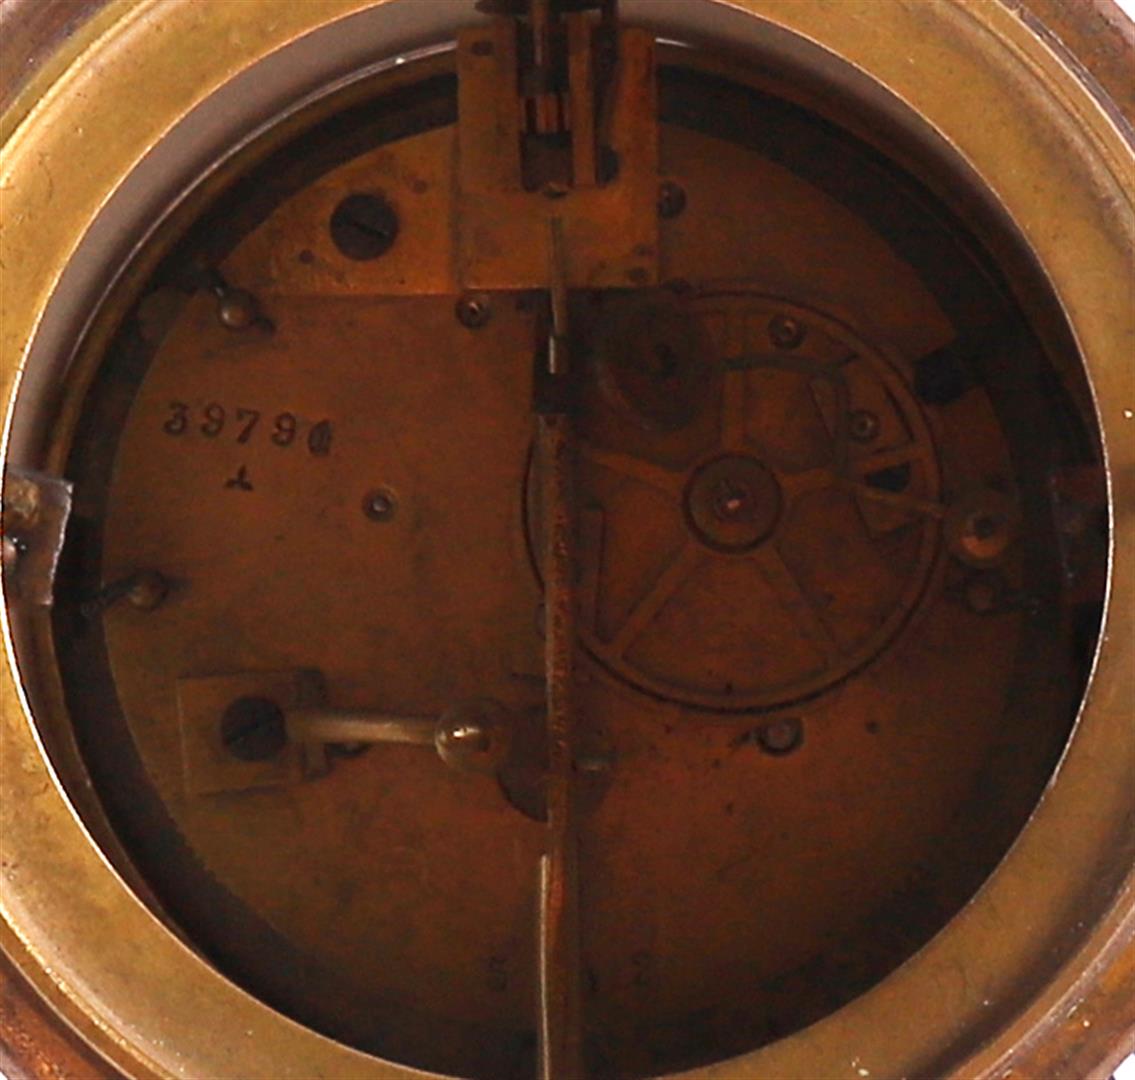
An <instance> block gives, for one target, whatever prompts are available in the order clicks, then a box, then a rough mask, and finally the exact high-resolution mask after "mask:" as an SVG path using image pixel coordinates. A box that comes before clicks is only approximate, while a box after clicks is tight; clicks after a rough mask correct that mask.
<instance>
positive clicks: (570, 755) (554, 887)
mask: <svg viewBox="0 0 1135 1080" xmlns="http://www.w3.org/2000/svg"><path fill="white" fill-rule="evenodd" d="M551 227H552V238H551V246H550V250H551V253H552V273H551V282H552V284H551V289H550V300H551V305H550V306H551V332H550V334H549V337H548V341H547V346H546V349H545V350H544V351H542V354H541V359H542V361H543V363H542V365H538V369H537V371H536V387H537V391H536V393H537V414H538V415H537V422H536V424H537V449H538V453H539V457H540V462H541V466H542V467H541V476H542V482H541V491H540V497H541V501H542V509H543V515H542V516H543V521H544V559H543V565H544V590H545V597H544V606H545V651H544V669H545V678H546V681H547V734H548V773H547V781H546V802H547V808H548V837H547V851H546V854H545V855H544V856H543V857H542V859H541V860H540V882H539V898H540V899H539V903H540V910H539V930H538V932H539V950H538V956H539V993H540V1000H539V1045H540V1076H541V1078H542V1080H576V1078H579V1077H582V1076H583V1055H582V1035H581V1028H582V1015H581V1003H580V932H579V875H578V870H579V867H578V859H579V841H578V833H577V823H576V812H575V810H576V808H575V799H574V790H573V783H572V774H573V771H574V758H575V755H574V734H575V731H574V729H575V714H574V708H575V702H574V694H573V684H574V679H573V668H574V659H575V633H576V628H575V590H574V562H575V560H574V554H575V552H574V538H575V505H574V499H573V492H572V473H573V468H572V456H573V453H574V440H573V434H572V420H571V414H570V402H569V399H568V396H567V395H566V394H564V393H563V392H562V387H564V386H566V385H568V382H567V380H569V379H571V378H573V376H574V374H575V373H574V372H573V371H572V362H571V361H572V358H571V356H570V353H569V349H568V326H567V287H566V284H565V274H564V253H563V233H562V226H561V222H560V221H559V219H553V221H552V223H551ZM541 366H542V367H543V370H539V368H540V367H541ZM542 386H543V387H546V388H547V389H548V390H550V391H551V392H550V393H541V389H540V388H541V387H542Z"/></svg>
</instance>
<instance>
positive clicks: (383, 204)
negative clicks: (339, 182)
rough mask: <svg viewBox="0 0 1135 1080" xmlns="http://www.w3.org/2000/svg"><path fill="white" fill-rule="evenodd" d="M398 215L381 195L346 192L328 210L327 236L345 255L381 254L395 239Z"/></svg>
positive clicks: (368, 256) (366, 256)
mask: <svg viewBox="0 0 1135 1080" xmlns="http://www.w3.org/2000/svg"><path fill="white" fill-rule="evenodd" d="M398 227H399V226H398V215H397V214H396V213H395V212H394V208H393V207H392V206H391V205H390V203H388V202H387V201H386V200H385V199H384V198H383V197H382V196H381V195H368V194H364V193H356V194H354V195H348V196H347V197H346V198H345V199H343V200H342V202H340V203H339V205H338V206H336V207H335V210H334V211H333V212H332V214H331V223H330V229H331V239H332V241H333V242H334V244H335V246H336V247H337V248H338V249H339V251H340V253H341V254H343V255H346V256H347V258H348V259H354V260H356V261H358V262H366V261H367V260H369V259H377V258H378V257H379V256H380V255H385V254H386V253H387V252H388V251H389V250H390V249H391V248H392V247H393V246H394V241H395V240H397V239H398Z"/></svg>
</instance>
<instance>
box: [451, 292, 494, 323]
mask: <svg viewBox="0 0 1135 1080" xmlns="http://www.w3.org/2000/svg"><path fill="white" fill-rule="evenodd" d="M456 310H457V321H458V322H459V323H461V325H462V326H464V327H465V328H466V329H467V330H479V329H480V328H481V327H482V326H485V325H487V324H488V322H489V320H490V319H491V318H492V317H493V308H492V304H491V303H490V302H489V298H488V296H487V295H485V293H466V294H465V295H464V296H463V297H461V299H460V300H458V301H457V309H456Z"/></svg>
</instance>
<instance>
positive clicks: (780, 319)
mask: <svg viewBox="0 0 1135 1080" xmlns="http://www.w3.org/2000/svg"><path fill="white" fill-rule="evenodd" d="M804 333H805V331H804V327H803V325H802V324H801V323H800V321H799V320H798V319H793V318H791V317H790V316H788V315H774V316H773V317H772V320H771V321H770V322H769V324H768V336H769V340H770V341H771V342H772V343H773V344H774V345H775V346H776V347H777V348H778V349H795V348H797V347H798V346H799V345H800V343H801V342H802V341H803V340H804Z"/></svg>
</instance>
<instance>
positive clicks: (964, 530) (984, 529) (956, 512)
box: [945, 488, 1020, 568]
mask: <svg viewBox="0 0 1135 1080" xmlns="http://www.w3.org/2000/svg"><path fill="white" fill-rule="evenodd" d="M1019 526H1020V511H1019V509H1018V507H1017V504H1016V501H1015V500H1014V499H1013V498H1012V496H1010V495H1008V494H1006V493H1005V492H1001V491H997V490H995V489H993V488H985V489H979V490H976V491H971V492H969V493H967V494H965V495H963V496H962V497H960V498H959V499H957V500H956V501H955V502H954V503H952V504H951V506H950V508H949V510H948V511H947V512H946V520H945V535H946V543H947V545H948V546H949V549H950V553H951V554H952V555H953V556H954V557H955V558H957V559H959V560H960V561H961V562H963V563H968V564H969V565H970V566H976V567H979V568H982V567H988V566H990V565H992V564H994V563H997V562H999V561H1000V560H1001V559H1002V557H1003V556H1004V555H1005V553H1006V551H1008V549H1009V547H1010V545H1012V543H1013V541H1014V540H1016V538H1017V531H1018V529H1019Z"/></svg>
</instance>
